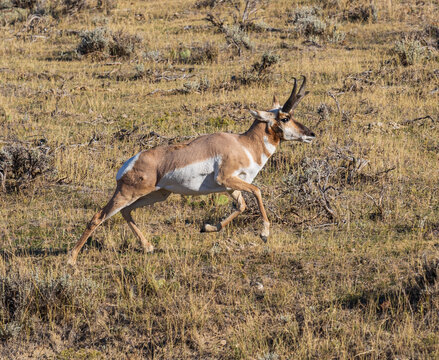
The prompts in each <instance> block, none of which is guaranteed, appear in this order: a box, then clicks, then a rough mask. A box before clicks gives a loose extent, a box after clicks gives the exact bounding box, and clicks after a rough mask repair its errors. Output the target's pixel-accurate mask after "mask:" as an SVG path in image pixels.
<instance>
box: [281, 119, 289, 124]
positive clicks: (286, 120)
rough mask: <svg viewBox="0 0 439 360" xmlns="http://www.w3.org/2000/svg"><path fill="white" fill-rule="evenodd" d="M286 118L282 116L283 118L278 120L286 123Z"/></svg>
mask: <svg viewBox="0 0 439 360" xmlns="http://www.w3.org/2000/svg"><path fill="white" fill-rule="evenodd" d="M288 120H289V119H288V118H283V119H280V121H282V122H284V123H286V122H288Z"/></svg>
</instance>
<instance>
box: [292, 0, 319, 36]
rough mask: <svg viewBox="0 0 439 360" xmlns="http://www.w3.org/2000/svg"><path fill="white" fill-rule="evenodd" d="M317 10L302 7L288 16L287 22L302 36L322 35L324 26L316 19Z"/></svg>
mask: <svg viewBox="0 0 439 360" xmlns="http://www.w3.org/2000/svg"><path fill="white" fill-rule="evenodd" d="M318 14H319V8H316V7H309V6H304V7H301V8H298V9H297V10H295V11H294V12H293V13H292V14H291V15H290V20H289V22H290V23H292V24H293V25H294V28H295V30H296V31H297V32H298V33H299V34H301V35H304V36H312V35H323V34H324V32H325V30H326V24H325V23H324V22H323V21H321V20H320V19H319V18H318Z"/></svg>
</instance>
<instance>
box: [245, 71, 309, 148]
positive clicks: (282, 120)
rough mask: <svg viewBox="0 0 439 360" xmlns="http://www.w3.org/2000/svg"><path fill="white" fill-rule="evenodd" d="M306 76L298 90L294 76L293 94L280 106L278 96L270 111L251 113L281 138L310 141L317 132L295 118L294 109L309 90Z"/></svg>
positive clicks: (274, 99)
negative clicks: (307, 89) (306, 86)
mask: <svg viewBox="0 0 439 360" xmlns="http://www.w3.org/2000/svg"><path fill="white" fill-rule="evenodd" d="M305 85H306V77H305V76H303V82H302V85H301V86H300V89H299V91H297V80H296V78H294V87H293V91H291V95H290V97H289V98H288V100H287V101H286V103H285V104H284V106H282V107H281V106H280V104H279V102H278V100H277V98H276V96H274V98H273V109H271V110H270V111H254V110H250V113H251V114H252V115H253V117H254V118H255V119H256V120H259V121H263V122H266V123H267V124H268V126H270V127H271V129H272V130H273V131H274V132H275V133H277V134H278V135H279V136H280V138H281V140H292V141H301V142H306V143H310V142H311V141H312V140H313V139H314V138H315V134H314V133H313V132H312V131H311V130H310V129H308V128H307V127H306V126H304V125H302V124H301V123H299V122H298V121H296V120H294V118H293V111H294V109H295V108H296V107H297V105H298V104H299V102H300V100H302V98H303V97H305V95H307V94H308V93H309V91H305Z"/></svg>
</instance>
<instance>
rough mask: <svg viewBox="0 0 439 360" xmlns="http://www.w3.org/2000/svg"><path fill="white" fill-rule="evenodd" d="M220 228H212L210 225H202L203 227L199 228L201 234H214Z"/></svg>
mask: <svg viewBox="0 0 439 360" xmlns="http://www.w3.org/2000/svg"><path fill="white" fill-rule="evenodd" d="M220 230H221V227H220V226H213V225H210V224H204V225H203V227H202V228H201V232H202V233H203V232H215V231H220Z"/></svg>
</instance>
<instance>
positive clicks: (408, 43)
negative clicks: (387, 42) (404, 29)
mask: <svg viewBox="0 0 439 360" xmlns="http://www.w3.org/2000/svg"><path fill="white" fill-rule="evenodd" d="M393 53H394V54H395V55H396V56H397V58H398V60H399V62H400V63H401V64H402V65H404V66H409V65H413V64H416V63H418V62H420V61H421V60H423V59H425V58H426V56H427V49H426V48H425V47H424V46H422V45H421V43H420V42H419V41H418V40H407V39H403V40H400V41H397V42H396V43H395V46H394V47H393Z"/></svg>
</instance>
